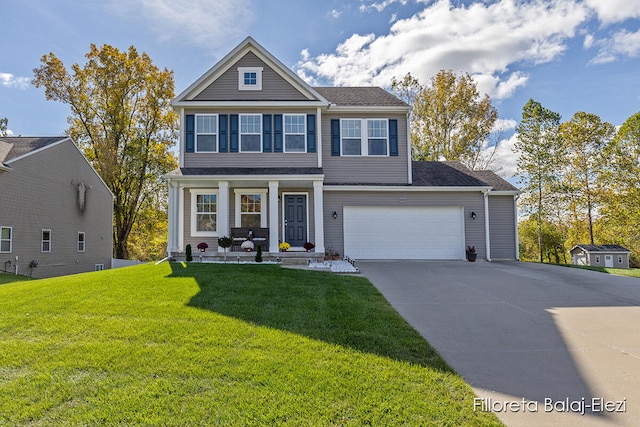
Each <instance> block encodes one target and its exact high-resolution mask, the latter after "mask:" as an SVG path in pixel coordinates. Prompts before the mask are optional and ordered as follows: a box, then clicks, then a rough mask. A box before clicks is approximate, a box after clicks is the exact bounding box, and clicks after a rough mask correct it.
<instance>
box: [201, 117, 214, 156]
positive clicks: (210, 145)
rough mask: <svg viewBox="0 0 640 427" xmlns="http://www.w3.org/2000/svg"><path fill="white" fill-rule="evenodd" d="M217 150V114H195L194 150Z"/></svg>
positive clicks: (203, 151)
mask: <svg viewBox="0 0 640 427" xmlns="http://www.w3.org/2000/svg"><path fill="white" fill-rule="evenodd" d="M216 151H218V115H217V114H196V152H198V153H205V152H216Z"/></svg>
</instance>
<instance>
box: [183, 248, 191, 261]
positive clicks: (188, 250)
mask: <svg viewBox="0 0 640 427" xmlns="http://www.w3.org/2000/svg"><path fill="white" fill-rule="evenodd" d="M184 258H185V260H186V261H187V262H191V261H193V255H192V254H191V244H188V245H187V246H186V247H185V248H184Z"/></svg>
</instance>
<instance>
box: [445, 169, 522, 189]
mask: <svg viewBox="0 0 640 427" xmlns="http://www.w3.org/2000/svg"><path fill="white" fill-rule="evenodd" d="M441 163H444V164H446V165H447V166H450V167H452V168H454V169H456V170H458V171H460V172H463V173H465V174H467V175H471V176H473V177H474V178H476V179H478V180H480V181H482V182H484V183H486V184H487V185H490V186H491V187H493V188H492V190H491V191H492V192H506V193H513V194H516V193H519V192H520V190H518V189H517V188H516V187H514V186H513V185H511V183H509V182H508V181H507V180H505V179H504V178H502V177H501V176H499V175H498V174H496V173H495V172H493V171H490V170H478V171H476V170H471V169H469V168H468V167H466V166H465V165H463V164H462V163H461V162H459V161H444V162H441Z"/></svg>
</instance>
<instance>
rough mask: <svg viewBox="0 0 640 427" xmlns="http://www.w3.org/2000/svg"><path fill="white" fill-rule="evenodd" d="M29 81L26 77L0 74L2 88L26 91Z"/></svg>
mask: <svg viewBox="0 0 640 427" xmlns="http://www.w3.org/2000/svg"><path fill="white" fill-rule="evenodd" d="M30 81H31V79H30V78H28V77H16V76H14V75H13V74H10V73H1V72H0V86H4V87H16V88H18V89H26V88H28V87H29V82H30Z"/></svg>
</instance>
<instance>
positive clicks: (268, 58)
mask: <svg viewBox="0 0 640 427" xmlns="http://www.w3.org/2000/svg"><path fill="white" fill-rule="evenodd" d="M248 52H252V53H253V54H255V55H256V56H257V57H258V58H259V59H260V60H261V61H263V62H264V63H266V64H267V65H269V67H271V68H272V69H273V70H274V71H275V72H276V73H277V74H278V75H280V77H282V78H283V79H285V80H286V81H287V82H288V83H289V84H291V85H292V86H294V87H295V88H296V89H297V90H298V91H300V92H301V93H303V94H304V95H305V96H306V97H307V98H308V99H309V101H317V102H320V103H321V104H324V105H327V104H328V103H329V102H328V101H327V100H326V99H325V98H324V97H323V96H322V95H320V94H319V93H318V92H317V91H316V90H315V89H314V88H312V87H311V86H309V85H308V84H307V83H305V82H304V81H303V80H302V79H301V78H300V77H298V76H297V75H296V74H295V73H294V72H293V71H292V70H290V69H289V68H288V67H287V66H285V65H284V64H283V63H282V62H280V61H279V60H278V59H277V58H276V57H275V56H273V55H272V54H271V53H269V51H267V50H266V49H265V48H264V47H262V46H261V45H260V44H259V43H258V42H256V41H255V40H254V39H253V38H252V37H247V38H245V39H244V40H243V41H242V42H241V43H240V44H239V45H238V46H236V47H235V48H234V49H233V50H232V51H231V52H229V53H228V54H227V55H225V57H224V58H222V59H221V60H220V61H218V63H217V64H215V65H214V66H213V67H211V68H210V69H209V70H208V71H207V72H206V73H204V74H203V75H202V76H200V78H199V79H198V80H196V81H195V82H194V83H192V84H191V85H190V86H189V87H188V88H187V89H185V90H184V91H182V93H180V94H179V95H178V96H176V97H175V98H174V100H173V105H174V106H180V105H181V104H182V102H184V101H191V100H193V99H194V98H195V97H196V96H197V95H198V94H199V93H200V92H202V91H203V90H204V89H206V88H207V87H208V86H209V85H211V84H212V83H213V82H214V81H216V79H218V78H219V77H220V76H221V75H222V74H223V73H224V72H226V71H228V70H229V69H230V68H231V67H232V66H233V65H234V64H235V63H236V62H237V61H238V60H239V59H240V58H242V57H243V56H244V55H246V54H247V53H248Z"/></svg>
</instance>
